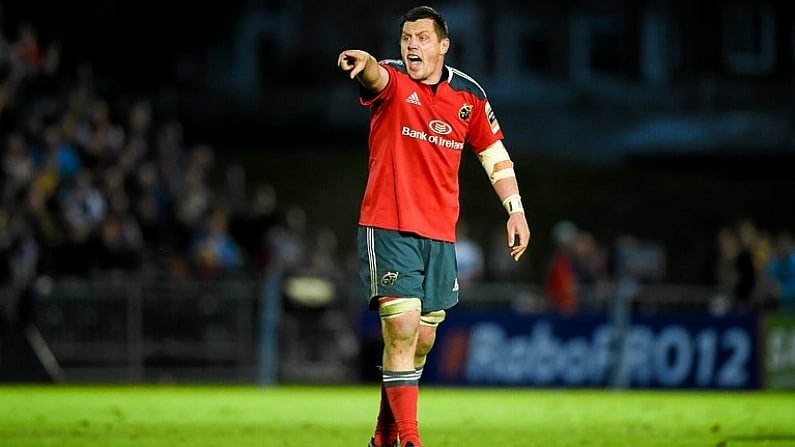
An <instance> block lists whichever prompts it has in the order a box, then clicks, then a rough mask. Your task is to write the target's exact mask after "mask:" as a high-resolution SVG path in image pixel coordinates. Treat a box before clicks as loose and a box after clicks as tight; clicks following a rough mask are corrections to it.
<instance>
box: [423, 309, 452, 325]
mask: <svg viewBox="0 0 795 447" xmlns="http://www.w3.org/2000/svg"><path fill="white" fill-rule="evenodd" d="M445 316H447V313H446V312H445V311H443V310H435V311H433V312H426V313H424V314H422V315H420V324H422V325H424V326H433V327H436V326H439V324H440V323H441V322H442V321H444V318H445Z"/></svg>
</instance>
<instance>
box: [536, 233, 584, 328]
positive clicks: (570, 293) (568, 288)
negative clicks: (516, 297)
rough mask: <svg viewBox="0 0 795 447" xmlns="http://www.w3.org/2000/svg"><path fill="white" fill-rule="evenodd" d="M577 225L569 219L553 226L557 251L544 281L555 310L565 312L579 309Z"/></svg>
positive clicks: (546, 291)
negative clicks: (576, 249) (574, 252)
mask: <svg viewBox="0 0 795 447" xmlns="http://www.w3.org/2000/svg"><path fill="white" fill-rule="evenodd" d="M576 237H577V227H576V226H575V225H574V224H573V223H571V222H569V221H567V220H564V221H560V222H558V223H556V224H555V225H554V226H553V227H552V238H553V240H554V242H555V252H554V253H553V255H552V260H551V261H550V264H549V270H548V271H547V276H546V279H545V282H544V291H545V293H546V295H547V297H548V298H549V299H550V300H551V302H552V304H553V305H554V308H555V310H557V311H558V312H561V313H563V314H572V313H574V312H576V311H577V282H576V277H575V271H574V259H573V250H574V241H575V239H576Z"/></svg>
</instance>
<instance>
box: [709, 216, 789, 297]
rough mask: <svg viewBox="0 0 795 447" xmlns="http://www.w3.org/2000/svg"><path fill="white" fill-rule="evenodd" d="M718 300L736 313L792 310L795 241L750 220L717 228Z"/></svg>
mask: <svg viewBox="0 0 795 447" xmlns="http://www.w3.org/2000/svg"><path fill="white" fill-rule="evenodd" d="M715 252H716V255H715V263H714V275H715V276H714V285H715V287H716V289H717V292H716V293H717V298H718V299H721V300H723V301H725V302H726V303H727V304H728V305H729V306H730V307H731V308H733V309H736V310H739V311H749V310H763V309H771V308H772V309H775V308H784V309H787V310H795V241H793V235H792V233H791V232H789V231H786V230H782V231H778V232H775V233H773V232H771V231H768V230H766V229H764V228H759V227H758V226H757V225H755V224H754V222H753V221H751V220H749V219H743V220H741V221H740V222H738V223H737V224H736V225H734V226H726V227H723V228H720V229H719V230H718V231H717V234H716V236H715Z"/></svg>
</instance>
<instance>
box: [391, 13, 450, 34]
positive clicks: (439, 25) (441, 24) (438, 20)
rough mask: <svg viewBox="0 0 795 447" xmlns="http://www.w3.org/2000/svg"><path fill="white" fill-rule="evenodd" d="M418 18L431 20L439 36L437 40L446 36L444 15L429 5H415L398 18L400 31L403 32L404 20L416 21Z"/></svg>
mask: <svg viewBox="0 0 795 447" xmlns="http://www.w3.org/2000/svg"><path fill="white" fill-rule="evenodd" d="M420 19H431V20H433V27H434V28H435V29H436V35H437V36H439V40H441V39H446V38H447V33H448V30H447V22H446V21H445V20H444V17H442V15H441V14H439V11H437V10H435V9H433V8H431V7H430V6H417V7H416V8H412V9H410V10H409V11H408V12H407V13H405V14H403V17H401V18H400V32H401V33H402V32H403V25H405V24H406V22H416V21H417V20H420Z"/></svg>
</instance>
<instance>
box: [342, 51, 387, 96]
mask: <svg viewBox="0 0 795 447" xmlns="http://www.w3.org/2000/svg"><path fill="white" fill-rule="evenodd" d="M337 66H338V67H339V68H340V69H342V70H343V71H347V72H348V73H349V74H350V77H351V79H354V78H356V80H357V81H359V84H361V85H362V87H364V88H365V89H366V90H369V91H371V92H373V93H379V92H380V91H381V90H383V89H384V88H386V85H387V83H388V82H389V72H388V71H387V70H386V68H384V67H382V66H381V65H380V64H379V63H378V61H377V60H375V58H374V57H373V56H372V55H370V53H367V52H366V51H362V50H345V51H343V52H342V53H340V55H339V57H338V58H337Z"/></svg>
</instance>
